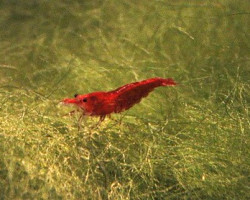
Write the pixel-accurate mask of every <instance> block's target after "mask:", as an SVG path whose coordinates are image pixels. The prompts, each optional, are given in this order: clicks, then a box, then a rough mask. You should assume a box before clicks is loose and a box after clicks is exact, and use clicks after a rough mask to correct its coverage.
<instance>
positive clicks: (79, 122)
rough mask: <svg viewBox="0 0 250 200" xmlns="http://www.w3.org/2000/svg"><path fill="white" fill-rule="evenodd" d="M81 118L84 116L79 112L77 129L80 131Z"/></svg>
mask: <svg viewBox="0 0 250 200" xmlns="http://www.w3.org/2000/svg"><path fill="white" fill-rule="evenodd" d="M83 118H84V114H81V115H80V117H79V119H78V121H77V127H78V131H80V130H81V128H82V126H81V123H82V120H83Z"/></svg>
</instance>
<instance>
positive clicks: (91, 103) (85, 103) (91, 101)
mask: <svg viewBox="0 0 250 200" xmlns="http://www.w3.org/2000/svg"><path fill="white" fill-rule="evenodd" d="M99 97H100V92H95V93H90V94H83V95H79V94H75V95H74V98H67V99H64V100H62V103H64V104H73V105H75V106H77V107H78V108H80V109H82V110H83V112H84V114H86V115H94V111H95V109H96V107H97V106H98V105H99V102H100V98H99Z"/></svg>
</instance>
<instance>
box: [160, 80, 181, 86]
mask: <svg viewBox="0 0 250 200" xmlns="http://www.w3.org/2000/svg"><path fill="white" fill-rule="evenodd" d="M168 85H170V86H171V85H177V83H176V82H175V81H174V80H173V79H172V78H167V79H162V86H168Z"/></svg>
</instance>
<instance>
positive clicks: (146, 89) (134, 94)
mask: <svg viewBox="0 0 250 200" xmlns="http://www.w3.org/2000/svg"><path fill="white" fill-rule="evenodd" d="M169 85H176V83H175V82H174V81H173V79H170V78H169V79H163V78H152V79H147V80H144V81H141V82H135V83H131V84H127V85H124V86H122V87H120V88H118V89H116V90H114V91H111V93H113V95H116V98H115V109H114V112H116V113H119V112H122V111H124V110H127V109H129V108H131V107H132V106H133V105H135V104H137V103H139V102H140V101H141V99H142V98H144V97H146V96H148V94H149V93H150V92H152V91H153V90H154V89H155V88H156V87H160V86H169Z"/></svg>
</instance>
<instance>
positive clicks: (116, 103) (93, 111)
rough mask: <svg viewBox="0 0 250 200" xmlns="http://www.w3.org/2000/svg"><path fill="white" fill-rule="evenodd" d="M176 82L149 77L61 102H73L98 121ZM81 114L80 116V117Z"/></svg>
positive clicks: (85, 113)
mask: <svg viewBox="0 0 250 200" xmlns="http://www.w3.org/2000/svg"><path fill="white" fill-rule="evenodd" d="M174 85H176V82H175V81H174V80H173V79H171V78H168V79H164V78H150V79H147V80H143V81H140V82H134V83H129V84H126V85H124V86H122V87H119V88H117V89H116V90H112V91H110V92H93V93H89V94H83V95H78V94H75V98H67V99H64V100H63V101H62V102H63V103H65V104H74V105H76V106H77V107H78V110H81V111H82V113H83V114H82V116H84V115H87V116H99V117H100V122H101V121H103V120H104V119H105V117H106V116H107V115H110V114H111V113H120V112H122V111H125V110H128V109H129V108H131V107H132V106H134V105H135V104H137V103H139V102H140V101H141V99H142V98H144V97H146V96H148V94H149V93H150V92H152V91H153V90H154V89H155V88H156V87H160V86H174ZM82 116H81V118H82Z"/></svg>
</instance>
